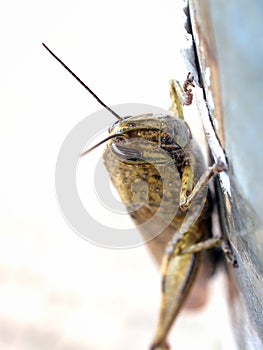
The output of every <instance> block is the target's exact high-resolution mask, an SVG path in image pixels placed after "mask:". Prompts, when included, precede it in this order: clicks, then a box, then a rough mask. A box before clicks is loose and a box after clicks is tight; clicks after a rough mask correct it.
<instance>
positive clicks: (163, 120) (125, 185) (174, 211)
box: [103, 114, 209, 262]
mask: <svg viewBox="0 0 263 350" xmlns="http://www.w3.org/2000/svg"><path fill="white" fill-rule="evenodd" d="M178 124H179V127H178ZM131 125H134V126H131ZM175 125H176V127H175ZM184 126H185V127H184ZM178 129H179V130H180V131H181V132H182V131H183V135H177V134H176V132H177V131H178ZM127 131H129V132H128V133H127V134H125V135H127V138H125V139H123V141H122V142H119V141H118V142H117V143H116V141H114V139H113V140H110V141H109V142H108V145H107V148H106V149H105V150H104V154H103V159H104V164H105V166H106V168H107V170H108V172H109V174H110V177H111V181H112V183H113V185H114V186H115V187H116V189H117V191H118V193H119V195H120V198H121V200H122V202H123V203H124V204H125V205H126V206H127V207H128V209H129V211H131V210H135V211H133V212H131V216H132V219H133V220H134V222H135V224H136V225H137V226H138V228H139V230H140V228H141V229H142V234H143V235H144V237H145V240H146V241H147V242H148V245H149V246H150V249H151V252H152V253H153V254H154V256H155V258H156V259H157V260H158V261H159V262H160V261H161V259H162V258H163V255H164V248H165V246H166V245H167V243H168V242H169V240H170V239H171V238H172V236H173V235H174V234H175V232H178V230H179V229H180V227H181V226H182V223H183V222H184V221H185V219H186V218H187V224H188V225H189V228H190V227H191V231H193V235H191V234H190V232H189V235H187V237H182V238H181V243H180V246H181V244H182V245H183V247H182V248H184V246H188V245H189V244H193V243H195V242H197V241H199V240H200V239H201V238H202V237H204V227H206V226H207V222H205V221H206V220H209V217H208V215H207V212H208V205H207V204H205V202H206V198H205V197H204V194H203V193H204V192H203V193H202V195H200V196H199V197H198V198H197V200H196V201H195V205H192V207H191V209H189V211H182V210H181V209H180V208H179V197H180V190H181V187H182V181H181V176H182V172H183V169H184V166H185V164H188V163H189V162H190V161H191V162H192V164H194V166H193V167H194V183H196V182H197V181H198V179H199V178H200V177H201V175H202V174H203V172H204V170H205V166H204V162H203V157H202V155H201V152H200V150H199V147H198V146H197V145H196V143H195V142H194V140H193V139H192V136H191V132H190V130H189V128H188V126H187V124H186V123H185V122H184V121H182V120H178V118H176V117H174V116H165V115H152V114H149V115H141V116H133V117H129V118H128V120H124V121H123V122H118V123H117V124H116V126H114V127H113V128H112V129H111V131H110V132H111V134H116V133H117V132H127ZM167 135H169V136H172V137H173V139H172V140H170V141H171V142H170V144H166V145H164V146H162V143H161V142H162V141H161V140H162V138H164V137H166V138H167V137H168V136H167ZM173 143H174V144H175V145H176V148H177V149H176V150H174V148H173V147H171V146H172V144H173ZM179 143H181V146H182V147H183V148H178V144H179ZM113 144H115V146H117V147H118V145H119V147H122V152H125V150H124V146H126V145H127V146H126V147H127V149H129V150H130V149H131V148H132V147H133V148H135V149H136V150H142V151H143V154H142V155H141V158H142V159H141V160H139V159H132V160H128V159H123V158H121V157H120V156H118V153H116V152H114V151H113V150H112V146H113ZM128 156H129V155H128ZM136 184H137V186H136ZM164 184H166V185H167V186H165V185H164ZM147 187H148V193H147ZM204 204H205V205H204ZM137 207H139V209H137V210H136V208H137ZM158 209H159V210H158ZM157 211H158V213H157V215H156V218H155V220H153V222H152V223H151V225H154V224H156V227H147V229H148V230H150V229H152V231H153V232H149V231H147V232H145V228H144V227H141V225H142V224H143V223H146V222H148V221H149V219H150V218H151V217H153V216H154V215H155V214H156V212H157ZM171 219H172V220H171ZM163 222H165V223H168V225H165V226H166V227H165V229H164V230H163V231H162V232H159V234H158V235H156V232H157V231H158V227H159V226H161V224H162V223H163ZM155 236H156V237H155ZM153 237H155V238H154V240H153V241H149V239H151V238H153Z"/></svg>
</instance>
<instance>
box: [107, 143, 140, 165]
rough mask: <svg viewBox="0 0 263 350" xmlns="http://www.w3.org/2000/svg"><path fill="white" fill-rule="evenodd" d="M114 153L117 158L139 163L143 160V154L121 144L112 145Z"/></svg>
mask: <svg viewBox="0 0 263 350" xmlns="http://www.w3.org/2000/svg"><path fill="white" fill-rule="evenodd" d="M111 149H112V152H113V153H114V154H115V155H116V157H118V158H120V159H124V160H130V161H137V160H140V159H141V158H142V154H141V152H140V151H138V150H137V149H135V148H130V147H129V146H128V145H127V146H126V145H125V146H124V145H123V144H122V145H121V144H120V142H119V143H118V144H116V143H112V145H111Z"/></svg>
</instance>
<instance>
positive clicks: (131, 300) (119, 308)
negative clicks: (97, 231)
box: [0, 0, 233, 350]
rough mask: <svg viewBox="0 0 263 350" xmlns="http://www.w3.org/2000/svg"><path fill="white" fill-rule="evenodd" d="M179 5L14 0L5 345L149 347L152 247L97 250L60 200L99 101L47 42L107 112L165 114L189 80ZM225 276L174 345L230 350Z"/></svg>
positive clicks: (0, 311)
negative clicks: (140, 107) (59, 161)
mask: <svg viewBox="0 0 263 350" xmlns="http://www.w3.org/2000/svg"><path fill="white" fill-rule="evenodd" d="M179 4H180V1H175V0H174V1H171V0H167V1H165V2H161V1H148V0H145V1H139V0H135V1H132V2H124V1H118V0H113V1H106V0H101V1H97V2H94V1H87V0H85V1H82V0H77V1H74V2H73V1H51V0H46V1H42V2H34V1H30V0H25V1H22V2H19V1H18V0H14V1H10V2H5V4H3V5H2V10H1V14H0V29H1V30H0V33H1V34H0V35H1V57H0V60H1V65H0V70H1V74H0V77H1V78H0V95H1V100H0V101H1V102H0V111H1V112H0V115H1V127H0V135H1V136H0V142H1V146H0V152H1V165H2V167H1V173H0V191H1V193H0V195H1V203H0V205H1V221H0V225H1V233H0V349H7V350H35V349H38V350H42V349H43V350H44V349H45V350H73V349H74V350H75V349H76V350H84V349H85V350H97V349H98V350H104V349H105V350H113V349H114V350H119V349H126V350H132V349H147V346H148V344H149V342H150V339H151V337H152V334H153V330H154V327H155V323H156V319H157V309H158V305H159V282H160V278H159V271H158V268H157V267H156V266H155V263H154V262H153V260H152V259H151V257H150V255H149V253H148V252H147V250H146V248H145V247H140V248H136V249H131V250H125V251H115V250H108V249H103V248H100V247H97V246H94V245H91V244H90V243H88V242H86V241H84V240H83V239H81V238H80V237H79V236H77V235H76V234H75V233H74V232H73V231H72V230H71V228H70V227H68V226H67V224H66V222H65V221H64V219H63V217H62V215H61V213H60V210H59V208H58V205H57V203H56V195H55V188H54V173H55V164H56V157H57V154H58V151H59V149H60V146H61V144H62V142H63V140H64V138H65V137H66V135H67V134H68V132H69V131H70V130H71V129H72V128H73V127H74V126H75V124H76V123H77V122H78V121H79V120H80V119H82V118H84V117H86V116H87V115H89V114H90V113H92V112H94V111H96V110H98V109H100V106H99V105H98V104H97V102H96V101H95V100H94V99H93V98H92V97H91V96H89V95H88V94H87V92H86V91H85V90H84V89H83V88H82V87H81V86H80V85H78V83H77V82H76V81H74V79H73V78H72V77H71V76H70V75H69V74H68V73H67V72H66V71H65V70H63V69H62V67H60V66H59V65H58V63H57V62H55V60H54V59H53V58H52V57H51V56H50V55H49V54H47V52H46V51H45V50H44V48H43V47H42V46H41V42H42V41H44V42H45V43H46V44H47V45H49V46H50V48H51V49H53V50H54V51H55V52H56V53H57V54H58V55H59V56H60V57H61V58H63V60H64V61H65V62H66V63H67V64H68V65H69V66H70V67H71V68H72V69H73V70H74V71H75V72H76V73H77V74H78V75H79V76H80V77H81V78H82V79H83V80H84V81H86V82H87V84H88V85H90V87H91V88H93V89H94V91H95V92H96V93H97V94H98V95H99V96H100V97H101V98H102V99H103V100H104V101H105V102H106V103H108V104H109V105H114V104H120V103H126V102H137V103H148V104H153V105H156V106H160V107H163V108H168V107H169V94H168V80H169V79H170V78H175V77H176V78H177V79H181V80H182V79H184V77H185V68H184V67H183V66H182V64H181V63H180V56H179V55H178V52H179V48H180V36H181V35H182V34H181V33H180V30H181V29H182V28H181V25H180V23H179V22H178V19H177V18H178V7H180V6H178V5H179ZM179 17H180V16H179ZM109 121H112V117H110V118H109ZM91 205H92V203H91ZM222 280H223V277H222V276H219V278H217V280H216V281H215V282H214V283H213V284H212V285H211V293H210V294H211V298H210V299H211V300H210V304H209V308H208V309H205V310H201V311H200V312H198V313H196V314H193V313H189V312H188V313H183V315H181V316H180V317H179V319H178V321H177V323H176V326H175V328H174V335H173V339H174V340H173V343H174V344H176V345H175V348H176V349H178V350H179V349H193V348H195V349H202V350H206V349H207V350H208V349H209V350H216V349H217V350H219V349H229V348H231V349H233V347H229V343H228V338H227V332H228V331H227V326H226V321H225V314H224V310H225V305H224V299H223V297H224V295H223V292H222V291H220V289H218V288H216V287H217V286H219V288H222V287H221V286H222V283H223V281H222ZM218 324H219V325H220V326H218ZM224 330H225V331H224ZM219 331H220V332H219ZM222 332H223V334H224V336H223V337H222ZM224 342H225V343H226V344H228V345H226V346H225V345H224Z"/></svg>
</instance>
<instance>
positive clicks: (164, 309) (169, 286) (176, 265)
mask: <svg viewBox="0 0 263 350" xmlns="http://www.w3.org/2000/svg"><path fill="white" fill-rule="evenodd" d="M198 262H199V254H185V255H174V254H166V255H165V256H164V258H163V263H162V295H161V308H160V315H159V322H158V326H157V330H156V333H155V336H154V340H153V342H152V346H151V347H150V349H151V350H168V349H169V346H168V344H167V342H166V338H167V335H168V332H169V331H170V328H171V326H172V324H173V322H174V320H175V318H176V316H177V314H178V312H179V311H180V308H181V306H182V304H183V302H184V300H185V298H186V296H187V295H188V292H189V290H190V287H191V285H192V283H193V280H194V278H195V275H196V272H197V268H198V265H199V264H198Z"/></svg>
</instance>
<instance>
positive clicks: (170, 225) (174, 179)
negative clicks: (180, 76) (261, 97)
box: [43, 44, 231, 350]
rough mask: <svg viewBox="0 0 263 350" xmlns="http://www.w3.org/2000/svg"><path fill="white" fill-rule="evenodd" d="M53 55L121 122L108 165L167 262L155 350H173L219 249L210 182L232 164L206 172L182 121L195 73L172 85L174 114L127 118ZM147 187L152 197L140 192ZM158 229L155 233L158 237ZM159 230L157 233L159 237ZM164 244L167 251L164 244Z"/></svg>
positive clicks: (112, 135) (112, 133) (110, 141)
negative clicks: (179, 323)
mask: <svg viewBox="0 0 263 350" xmlns="http://www.w3.org/2000/svg"><path fill="white" fill-rule="evenodd" d="M43 45H44V47H45V48H46V49H47V50H48V51H49V52H50V53H51V55H52V56H54V57H55V58H56V59H57V60H58V61H59V62H60V63H61V64H62V65H63V66H64V67H65V68H66V69H67V70H68V71H69V72H70V73H71V74H72V75H73V76H74V77H75V78H76V79H77V80H78V81H79V82H80V83H81V84H82V85H83V86H84V87H85V88H86V89H87V90H88V91H89V92H90V93H91V94H92V95H93V96H94V97H95V98H96V99H97V100H98V102H99V103H100V104H101V105H103V106H104V107H105V108H106V109H107V110H108V111H109V112H111V113H112V114H113V115H114V116H115V117H116V118H117V119H118V120H117V122H115V123H114V124H113V125H112V126H111V127H110V128H109V136H108V137H107V138H106V139H104V140H102V141H101V142H100V143H99V144H97V145H95V146H93V147H92V148H90V149H88V150H87V151H85V152H83V153H82V156H84V155H85V154H87V153H89V152H90V151H91V150H93V149H94V148H96V147H97V146H98V145H100V144H102V143H103V142H106V143H107V145H106V148H105V150H104V152H103V160H104V164H105V167H106V169H107V171H108V172H109V174H110V178H111V181H112V183H113V185H114V186H115V187H116V189H117V191H118V193H119V195H120V198H121V200H122V201H123V203H124V204H125V205H126V207H127V208H128V210H129V212H130V215H131V217H132V219H133V221H134V222H135V224H136V225H137V226H138V228H139V230H140V232H141V233H142V235H143V237H144V238H145V241H146V242H147V245H148V247H149V249H150V250H151V252H152V254H153V255H154V257H155V258H156V259H157V261H161V260H162V268H161V270H162V279H161V306H160V312H159V321H158V325H157V329H156V332H155V335H154V337H153V340H152V343H151V345H150V349H151V350H167V349H169V348H170V347H169V345H168V343H167V336H168V333H169V331H170V329H171V326H172V325H173V323H174V321H175V318H176V316H177V314H178V312H179V311H180V309H181V307H182V305H183V303H184V300H185V299H186V297H187V295H188V293H189V290H190V289H191V286H192V284H193V281H194V279H195V276H196V273H197V270H198V267H199V265H200V258H201V254H202V251H203V250H207V249H209V248H212V247H214V246H216V245H219V244H221V246H222V248H223V250H224V251H225V253H226V254H227V255H228V256H229V257H230V258H231V251H230V249H229V248H228V246H227V245H226V244H223V239H222V238H221V237H211V236H209V232H208V229H210V225H209V223H210V212H211V207H210V205H209V201H208V191H207V186H208V181H209V180H210V179H211V178H212V177H213V176H214V175H215V174H218V173H219V172H221V171H225V170H226V165H225V164H224V163H223V162H221V160H220V159H218V160H217V162H216V163H215V164H214V165H212V166H211V167H209V168H208V169H205V165H204V161H203V156H202V154H201V151H200V149H199V147H198V145H197V143H196V142H195V140H194V139H193V137H192V134H191V131H190V128H189V126H188V124H187V123H186V122H185V121H184V114H183V105H189V104H191V103H192V99H193V93H192V89H191V87H194V83H193V76H192V75H191V74H190V73H189V74H188V76H187V79H186V81H185V82H184V84H183V87H181V86H180V84H179V83H178V82H177V81H170V96H171V101H172V106H171V113H170V114H167V115H165V114H152V113H149V114H142V115H135V116H129V117H124V118H123V117H121V116H119V115H118V114H117V113H116V112H114V111H113V110H111V109H110V108H109V107H108V106H107V105H105V104H104V103H103V102H102V101H101V100H100V99H99V98H98V97H97V96H96V95H95V94H94V93H93V91H92V90H91V89H90V88H89V87H88V86H87V85H86V84H85V83H83V82H82V81H81V80H80V79H79V78H78V77H77V76H76V75H75V73H73V72H72V71H71V70H70V69H69V68H68V67H67V66H66V65H65V64H64V63H63V62H62V61H61V60H60V59H59V58H58V57H57V56H56V55H55V54H54V53H53V52H52V51H51V50H50V49H49V48H48V47H47V46H46V45H45V44H43ZM142 183H143V184H146V185H147V186H148V192H146V191H145V190H144V187H142ZM153 232H155V233H154V234H153ZM156 232H157V234H156ZM165 246H166V247H165Z"/></svg>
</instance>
